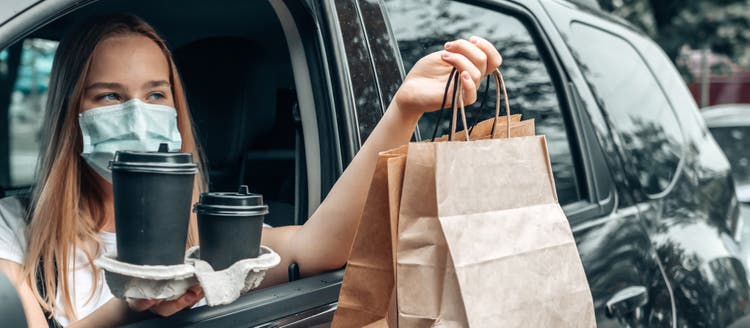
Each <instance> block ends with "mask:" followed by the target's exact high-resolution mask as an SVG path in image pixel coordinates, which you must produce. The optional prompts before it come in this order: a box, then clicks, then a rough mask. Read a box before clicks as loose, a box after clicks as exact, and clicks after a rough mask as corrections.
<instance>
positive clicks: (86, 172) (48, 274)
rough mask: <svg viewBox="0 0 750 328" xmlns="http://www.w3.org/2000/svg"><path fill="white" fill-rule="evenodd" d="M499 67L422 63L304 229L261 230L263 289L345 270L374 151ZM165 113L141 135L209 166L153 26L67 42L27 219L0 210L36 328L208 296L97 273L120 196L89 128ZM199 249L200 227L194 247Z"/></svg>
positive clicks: (192, 235)
mask: <svg viewBox="0 0 750 328" xmlns="http://www.w3.org/2000/svg"><path fill="white" fill-rule="evenodd" d="M500 62H501V57H500V54H499V53H498V52H497V50H496V49H495V48H494V47H493V46H492V45H491V44H490V43H489V42H487V41H486V40H483V39H481V38H477V37H472V38H471V39H470V40H469V41H467V40H456V41H452V42H448V43H446V44H445V50H444V51H440V52H436V53H433V54H430V55H428V56H426V57H424V58H422V59H421V60H420V61H419V62H417V64H416V65H414V67H413V68H412V70H411V71H410V72H409V74H408V75H407V76H406V78H405V80H404V82H403V84H402V85H401V87H400V88H399V90H398V92H397V93H396V95H395V97H394V99H393V101H392V102H391V104H390V106H389V107H388V110H387V111H386V113H385V114H384V116H383V118H382V119H381V120H380V122H379V123H378V125H377V127H376V128H375V129H374V130H373V132H372V134H371V135H370V137H369V138H368V139H367V142H365V144H364V145H363V146H362V148H361V150H360V152H359V153H358V154H357V155H356V157H355V158H354V159H353V161H352V162H351V164H350V165H349V166H348V167H347V169H346V170H345V171H344V173H343V174H342V176H341V178H340V179H339V180H338V181H337V182H336V184H335V185H334V187H333V188H332V189H331V191H330V192H329V194H328V196H327V197H326V199H325V200H324V201H323V202H322V204H321V205H320V206H319V208H318V209H317V210H316V212H315V213H314V214H313V215H312V216H311V217H310V219H309V220H308V221H307V223H305V225H303V226H288V227H279V228H266V229H265V230H264V231H263V240H262V243H263V244H264V245H268V246H269V247H271V248H272V249H274V250H275V251H277V252H278V253H279V254H280V255H281V259H282V260H281V264H280V265H279V266H277V267H276V268H274V269H273V270H271V271H270V272H269V273H268V274H267V276H266V279H265V281H264V285H266V286H267V285H273V284H278V283H281V282H284V281H286V279H287V272H286V268H287V266H288V265H289V264H290V263H292V262H297V263H298V264H299V266H300V268H301V270H302V272H301V274H302V275H303V276H309V275H314V274H317V273H320V272H324V271H329V270H333V269H336V268H340V267H342V266H343V265H344V264H345V263H346V259H347V256H348V253H349V249H350V247H351V244H352V241H353V239H354V234H355V231H356V228H357V224H358V219H359V217H360V214H361V212H362V207H363V205H364V201H365V197H366V195H367V191H368V188H369V186H368V185H367V184H363V183H361V181H369V179H370V177H371V175H372V173H373V171H374V165H375V162H376V158H377V154H378V152H380V151H383V150H386V149H390V148H394V147H397V146H399V145H402V144H404V143H407V142H409V139H410V137H411V134H412V131H413V130H414V129H415V127H416V124H417V121H418V119H419V118H420V116H421V115H422V114H423V113H424V112H426V111H431V110H436V109H438V107H439V106H440V101H441V100H442V94H443V91H444V90H443V88H444V85H445V83H446V81H447V78H448V75H449V74H450V71H451V69H452V68H453V67H456V68H457V69H458V71H459V72H461V75H460V76H461V78H462V79H463V82H464V83H463V86H464V97H465V99H464V100H465V102H466V103H467V104H470V103H473V102H474V101H475V100H476V85H477V84H478V82H479V80H480V79H481V78H482V77H484V76H485V75H487V74H488V73H489V72H490V71H491V70H492V69H494V68H495V67H497V66H499V65H500ZM157 109H159V110H164V111H170V112H171V113H174V114H176V119H174V117H175V115H172V116H171V118H170V117H167V118H165V119H160V120H151V121H146V122H145V123H144V122H143V121H140V122H141V124H142V126H141V128H143V129H146V130H149V131H150V130H158V129H173V130H174V129H176V130H178V131H179V135H176V136H172V137H171V139H170V137H169V136H163V139H167V140H168V141H171V142H173V143H175V144H177V145H180V146H181V150H182V151H183V152H191V153H193V154H194V156H195V158H198V159H200V158H202V157H201V156H200V152H199V150H198V148H197V145H196V142H195V134H194V133H193V128H192V122H191V118H190V114H189V111H188V107H187V103H186V100H185V94H184V92H183V89H182V85H181V82H180V78H179V75H178V74H177V70H176V68H175V65H174V63H173V60H172V57H171V54H170V52H169V50H168V49H167V47H166V46H165V44H164V42H163V41H162V39H161V38H160V37H159V36H158V35H157V34H156V32H155V31H154V30H153V28H151V27H150V26H149V25H148V24H146V23H145V22H143V21H141V20H140V19H138V18H137V17H134V16H130V15H115V16H110V17H106V18H102V19H97V20H94V21H92V22H90V23H88V24H85V25H84V26H82V27H81V28H80V29H78V30H77V31H75V32H73V33H71V34H70V35H69V36H68V37H66V38H65V39H64V40H63V41H62V42H61V43H60V45H59V48H58V52H57V54H56V55H55V60H54V65H53V69H52V75H51V80H50V92H49V96H48V102H47V109H46V114H45V125H44V127H45V129H44V131H45V135H44V136H43V140H42V142H43V145H44V148H43V150H44V155H43V157H42V159H41V163H40V166H39V171H38V174H37V181H36V185H35V189H34V192H33V196H32V198H31V200H30V206H29V207H28V208H30V209H31V210H30V211H26V208H27V207H26V206H25V205H24V202H23V201H22V200H21V199H19V198H5V199H2V200H0V271H2V272H3V273H5V274H6V275H8V276H9V277H10V278H11V279H13V280H14V281H15V282H16V286H17V289H18V292H19V295H20V297H21V300H22V302H23V304H24V308H25V314H26V317H27V318H28V322H29V323H30V326H33V327H37V326H45V325H46V324H47V323H46V319H45V315H44V314H45V313H52V314H53V315H54V318H55V319H56V320H57V321H58V322H60V323H61V324H63V325H68V324H72V325H71V326H78V325H80V326H112V325H115V324H120V323H124V322H126V321H128V320H132V319H133V318H134V312H141V311H145V310H150V311H151V312H154V313H157V314H159V315H163V316H168V315H171V314H173V313H175V312H177V311H179V310H181V309H184V308H186V307H190V306H192V305H194V304H195V303H196V302H198V301H199V300H200V299H201V298H202V291H201V290H200V288H199V287H197V286H196V287H194V288H191V289H190V290H189V291H188V292H187V293H186V294H185V295H183V296H181V297H180V298H178V299H176V300H174V301H168V302H159V301H155V300H137V301H135V302H131V303H130V304H126V303H125V302H123V301H121V300H119V299H116V298H113V297H112V295H111V294H110V292H109V290H108V288H107V286H106V284H105V283H104V280H103V278H102V273H101V272H98V271H97V270H96V269H95V268H94V266H93V264H92V261H93V259H94V258H96V257H97V256H98V255H99V254H101V253H102V252H104V251H110V250H113V249H114V247H115V244H114V236H115V235H114V233H115V226H114V213H113V198H112V186H111V184H110V181H108V178H107V176H108V172H107V170H106V165H104V164H103V163H102V161H101V159H97V158H95V157H93V156H92V155H91V153H90V149H88V148H90V146H91V143H92V140H91V139H92V135H91V131H89V130H88V129H89V128H88V126H89V125H92V124H93V125H94V126H96V125H97V124H99V125H101V124H104V123H103V122H110V123H111V122H117V120H120V119H123V120H125V119H129V120H135V121H137V120H138V117H136V116H138V115H143V113H150V112H149V111H152V110H157ZM84 122H85V123H84ZM149 142H151V143H153V142H159V140H123V142H122V143H121V144H122V145H125V144H127V145H129V148H128V149H133V148H139V147H141V148H149V147H151V148H152V147H153V146H151V145H149ZM87 149H88V150H87ZM144 150H145V149H144ZM195 184H196V188H195V194H194V199H195V198H196V196H197V195H198V194H199V192H200V191H203V190H205V186H206V183H205V181H204V179H203V178H202V177H200V176H199V177H198V178H197V179H196V183H195ZM197 240H198V239H197V230H196V224H195V218H194V217H193V218H191V222H190V230H189V238H188V244H189V245H195V244H197ZM45 291H46V292H45ZM51 291H54V292H51Z"/></svg>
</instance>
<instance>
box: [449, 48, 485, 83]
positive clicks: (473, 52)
mask: <svg viewBox="0 0 750 328" xmlns="http://www.w3.org/2000/svg"><path fill="white" fill-rule="evenodd" d="M444 47H445V50H447V51H449V52H452V53H456V54H461V55H463V56H464V57H466V58H468V59H469V60H470V61H471V62H472V63H473V64H474V66H475V67H476V68H477V69H478V70H479V78H481V77H482V76H484V74H485V73H486V72H487V54H485V53H484V51H483V50H482V49H481V48H479V47H477V46H476V45H474V44H472V43H471V42H469V41H466V40H464V39H458V40H455V41H451V42H446V43H445V45H444Z"/></svg>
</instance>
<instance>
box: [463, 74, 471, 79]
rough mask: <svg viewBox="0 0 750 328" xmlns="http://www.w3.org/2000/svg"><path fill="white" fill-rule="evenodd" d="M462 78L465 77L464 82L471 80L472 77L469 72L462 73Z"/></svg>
mask: <svg viewBox="0 0 750 328" xmlns="http://www.w3.org/2000/svg"><path fill="white" fill-rule="evenodd" d="M461 77H463V78H464V80H471V75H469V72H463V73H461Z"/></svg>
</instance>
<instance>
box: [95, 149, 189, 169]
mask: <svg viewBox="0 0 750 328" xmlns="http://www.w3.org/2000/svg"><path fill="white" fill-rule="evenodd" d="M109 167H110V169H112V171H129V172H141V173H165V174H195V173H198V165H196V164H195V163H193V154H191V153H176V152H169V146H168V145H167V144H166V143H162V144H160V145H159V150H158V151H132V150H123V151H118V152H116V153H115V158H114V160H112V161H111V162H109Z"/></svg>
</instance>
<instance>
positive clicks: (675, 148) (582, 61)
mask: <svg viewBox="0 0 750 328" xmlns="http://www.w3.org/2000/svg"><path fill="white" fill-rule="evenodd" d="M570 42H571V46H572V47H573V48H574V49H573V50H574V53H576V54H577V60H578V62H579V65H580V67H581V68H582V70H583V73H584V75H585V77H586V80H587V81H588V83H589V85H590V87H591V89H592V90H593V92H594V94H595V96H596V97H597V101H598V103H599V105H600V107H601V108H602V110H604V112H605V113H606V114H607V115H608V116H609V119H610V121H611V123H612V125H613V127H614V129H615V130H617V131H616V132H617V133H618V134H619V136H620V139H621V142H622V146H623V148H624V149H623V151H624V153H625V154H627V158H628V159H630V162H629V163H628V166H629V167H631V171H633V173H634V174H635V175H636V176H637V179H638V181H639V182H640V184H641V187H642V188H643V190H644V191H645V192H646V193H647V194H650V195H654V194H658V193H660V192H662V191H664V190H665V189H666V188H667V187H668V186H669V184H670V183H671V182H672V180H673V179H674V177H675V175H676V171H677V167H678V165H679V162H680V156H681V154H682V143H683V136H682V131H681V129H680V125H679V123H678V122H677V118H676V117H675V114H674V112H673V110H672V107H671V105H670V103H669V102H668V100H667V98H666V97H665V95H664V92H663V91H662V90H661V88H660V86H659V84H658V82H657V81H656V79H655V78H654V76H653V74H652V73H651V71H650V70H649V67H648V66H647V65H646V63H644V62H643V59H642V58H641V56H640V55H639V54H638V52H637V51H636V50H635V49H634V48H633V47H632V46H631V45H630V44H629V43H628V42H626V41H625V40H624V39H621V38H619V37H617V36H615V35H613V34H610V33H607V32H604V31H602V30H600V29H597V28H594V27H590V26H588V25H584V24H580V23H574V24H573V25H572V33H571V35H570Z"/></svg>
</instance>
